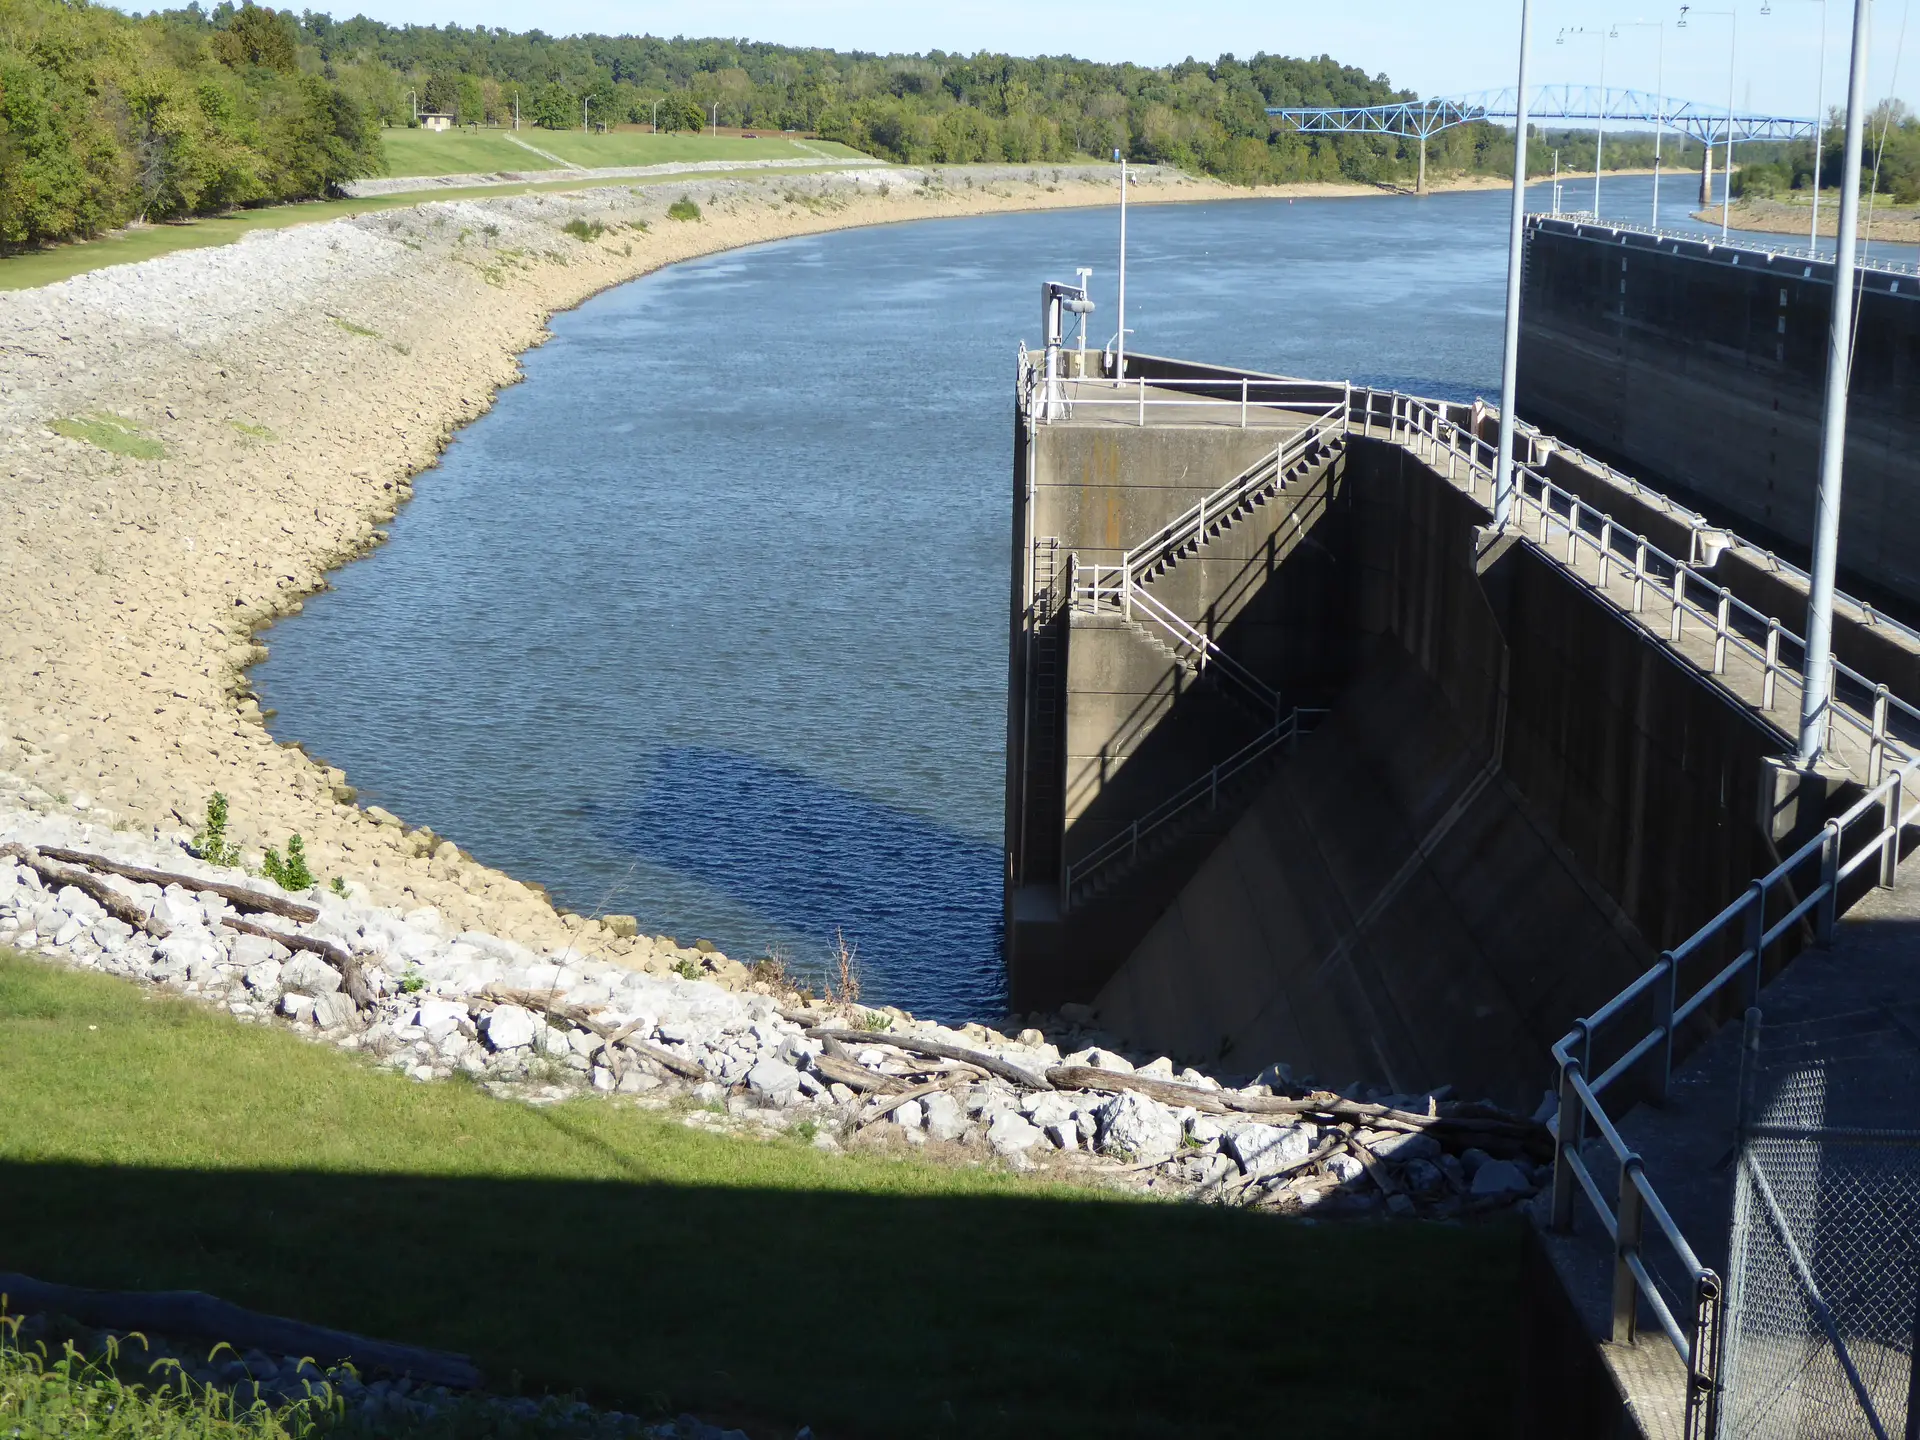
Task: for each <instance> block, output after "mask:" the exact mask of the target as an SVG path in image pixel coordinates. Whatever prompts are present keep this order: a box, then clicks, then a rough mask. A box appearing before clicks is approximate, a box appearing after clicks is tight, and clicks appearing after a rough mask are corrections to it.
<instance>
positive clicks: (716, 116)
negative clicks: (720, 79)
mask: <svg viewBox="0 0 1920 1440" xmlns="http://www.w3.org/2000/svg"><path fill="white" fill-rule="evenodd" d="M712 128H713V129H715V130H718V129H719V128H720V102H719V101H718V100H716V101H714V102H713V127H712Z"/></svg>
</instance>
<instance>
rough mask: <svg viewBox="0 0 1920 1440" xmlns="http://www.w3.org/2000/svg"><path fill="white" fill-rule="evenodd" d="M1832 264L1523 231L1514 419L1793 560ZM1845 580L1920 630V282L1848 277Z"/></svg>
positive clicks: (1654, 238)
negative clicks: (1918, 478)
mask: <svg viewBox="0 0 1920 1440" xmlns="http://www.w3.org/2000/svg"><path fill="white" fill-rule="evenodd" d="M1833 268H1834V267H1833V261H1832V259H1831V258H1829V257H1826V256H1821V255H1816V254H1813V253H1810V252H1808V251H1806V250H1803V249H1799V248H1797V247H1794V246H1791V245H1787V244H1777V245H1775V244H1757V243H1755V242H1754V240H1753V239H1751V238H1747V239H1738V240H1736V241H1734V242H1733V243H1731V244H1729V243H1728V242H1726V241H1724V240H1718V239H1710V238H1703V237H1701V236H1699V235H1687V234H1678V233H1673V232H1669V231H1663V230H1653V229H1649V228H1646V227H1643V226H1635V225H1626V224H1621V223H1618V222H1615V221H1606V222H1604V223H1603V222H1596V221H1595V220H1594V219H1593V218H1592V217H1591V216H1574V215H1566V216H1549V215H1534V216H1530V217H1529V218H1528V221H1527V229H1526V240H1525V271H1524V279H1523V289H1522V296H1523V298H1522V304H1521V310H1520V368H1519V371H1518V378H1519V388H1518V394H1517V400H1516V407H1515V408H1516V409H1517V411H1518V413H1519V414H1520V416H1521V417H1522V418H1523V419H1526V420H1530V421H1533V422H1534V423H1536V424H1538V425H1540V426H1542V427H1543V428H1544V429H1546V430H1548V431H1550V432H1552V433H1553V434H1555V435H1558V436H1560V437H1562V438H1563V439H1565V440H1567V441H1569V442H1571V443H1573V444H1576V445H1579V446H1580V447H1582V448H1583V449H1585V450H1588V451H1590V452H1592V453H1593V454H1595V455H1598V456H1600V457H1602V458H1604V459H1606V460H1609V461H1612V462H1614V463H1616V464H1619V465H1621V466H1623V467H1625V468H1627V469H1629V470H1631V471H1632V472H1633V474H1634V475H1636V476H1637V477H1638V478H1639V479H1640V480H1642V481H1644V482H1645V483H1647V484H1649V485H1652V486H1654V487H1657V488H1658V489H1660V490H1662V491H1664V492H1666V493H1668V494H1670V495H1673V496H1674V497H1675V498H1677V499H1681V500H1684V501H1686V502H1688V503H1691V504H1694V505H1697V506H1699V507H1701V508H1703V509H1704V510H1705V511H1707V513H1709V514H1711V515H1712V516H1714V517H1715V518H1716V519H1718V520H1721V521H1723V522H1724V523H1727V524H1730V525H1734V526H1737V527H1738V528H1740V530H1741V531H1742V533H1744V534H1746V535H1748V536H1750V537H1751V538H1753V539H1754V540H1757V541H1762V542H1764V543H1766V544H1768V545H1776V546H1783V547H1785V548H1786V549H1788V550H1789V552H1791V553H1795V554H1801V553H1803V552H1804V547H1805V545H1806V543H1807V537H1808V536H1810V535H1812V534H1813V506H1814V482H1815V478H1816V476H1817V475H1818V474H1819V448H1820V396H1821V386H1822V382H1823V379H1824V376H1825V374H1826V363H1827V330H1828V322H1829V318H1830V316H1831V313H1832V306H1833ZM1857 287H1858V294H1857V296H1856V317H1857V318H1856V339H1855V344H1854V354H1853V381H1852V386H1851V394H1850V397H1849V400H1848V410H1847V455H1846V487H1845V491H1844V493H1843V497H1842V507H1841V526H1840V565H1841V572H1842V575H1843V577H1844V578H1845V579H1846V581H1847V582H1848V583H1849V584H1850V585H1852V586H1854V587H1855V588H1857V589H1858V590H1859V591H1860V593H1861V594H1862V595H1863V596H1865V597H1866V598H1868V599H1870V600H1883V601H1884V602H1885V603H1888V604H1890V605H1891V606H1893V607H1894V608H1895V609H1896V610H1898V611H1900V612H1902V613H1904V614H1905V615H1907V617H1908V618H1912V617H1913V616H1914V615H1915V614H1916V613H1920V492H1916V489H1915V487H1914V485H1913V483H1912V477H1913V473H1914V458H1915V455H1916V454H1920V266H1916V265H1911V264H1903V263H1901V262H1898V261H1892V260H1884V259H1873V258H1869V259H1867V260H1865V261H1863V262H1861V264H1860V268H1859V270H1858V272H1857Z"/></svg>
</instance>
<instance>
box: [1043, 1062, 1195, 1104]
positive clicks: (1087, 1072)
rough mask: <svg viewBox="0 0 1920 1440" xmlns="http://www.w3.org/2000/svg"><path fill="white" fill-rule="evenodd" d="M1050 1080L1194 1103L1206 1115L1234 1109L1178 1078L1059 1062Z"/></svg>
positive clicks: (1065, 1087)
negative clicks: (1160, 1077)
mask: <svg viewBox="0 0 1920 1440" xmlns="http://www.w3.org/2000/svg"><path fill="white" fill-rule="evenodd" d="M1047 1079H1048V1080H1050V1081H1051V1082H1052V1083H1053V1084H1054V1085H1055V1086H1056V1087H1058V1088H1059V1089H1061V1090H1113V1091H1120V1090H1131V1091H1133V1092H1134V1093H1135V1094H1137V1095H1145V1096H1146V1097H1147V1098H1149V1099H1151V1100H1158V1101H1159V1102H1160V1103H1161V1104H1163V1105H1172V1106H1175V1107H1176V1108H1177V1107H1180V1106H1192V1107H1193V1108H1194V1109H1195V1110H1198V1111H1200V1112H1201V1113H1202V1114H1206V1115H1225V1114H1228V1113H1229V1111H1230V1109H1231V1107H1230V1106H1228V1104H1227V1103H1226V1102H1225V1101H1224V1100H1223V1099H1221V1097H1220V1092H1218V1091H1215V1090H1202V1089H1201V1088H1200V1087H1199V1086H1198V1085H1182V1084H1181V1083H1180V1082H1179V1081H1177V1080H1156V1079H1154V1078H1153V1077H1152V1076H1151V1075H1131V1074H1127V1073H1125V1072H1123V1071H1118V1070H1101V1069H1098V1068H1096V1067H1095V1066H1092V1065H1056V1066H1054V1067H1053V1068H1052V1069H1051V1070H1049V1071H1047Z"/></svg>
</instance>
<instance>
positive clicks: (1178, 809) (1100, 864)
mask: <svg viewBox="0 0 1920 1440" xmlns="http://www.w3.org/2000/svg"><path fill="white" fill-rule="evenodd" d="M1326 713H1327V712H1326V711H1325V710H1312V709H1307V708H1305V707H1303V706H1296V707H1294V709H1293V710H1291V711H1289V712H1288V713H1287V715H1286V717H1285V718H1284V719H1281V720H1279V721H1277V722H1276V723H1275V724H1274V726H1273V728H1272V729H1270V730H1268V731H1267V732H1266V733H1265V734H1264V735H1261V736H1260V737H1259V738H1258V739H1256V740H1253V741H1252V742H1250V743H1249V744H1246V745H1243V746H1241V748H1240V749H1238V750H1236V751H1234V753H1233V754H1231V755H1229V756H1228V757H1227V758H1226V759H1225V760H1222V761H1221V762H1220V763H1219V764H1218V765H1215V766H1214V767H1213V768H1212V769H1211V770H1209V771H1208V772H1207V773H1206V774H1205V775H1202V776H1201V777H1200V778H1199V779H1198V780H1195V781H1193V782H1192V783H1190V784H1188V785H1185V786H1182V787H1181V788H1180V789H1179V790H1176V791H1175V792H1174V793H1173V794H1172V795H1170V796H1168V797H1167V798H1166V799H1165V800H1162V801H1161V802H1160V803H1159V804H1158V805H1156V806H1154V807H1153V808H1152V809H1151V810H1148V811H1147V812H1146V813H1145V814H1143V815H1141V816H1139V817H1138V818H1137V819H1135V820H1134V821H1133V823H1132V824H1130V825H1129V826H1128V827H1127V828H1126V829H1125V830H1121V831H1118V832H1116V833H1115V834H1112V835H1109V836H1108V837H1107V838H1106V839H1105V840H1104V841H1102V842H1101V843H1100V844H1099V845H1096V846H1095V847H1094V848H1093V849H1092V850H1090V851H1089V852H1087V854H1085V855H1083V856H1081V857H1080V858H1079V859H1078V860H1075V861H1072V862H1070V863H1069V864H1068V865H1067V867H1066V896H1067V903H1068V904H1069V905H1071V904H1072V903H1073V892H1074V889H1075V888H1076V887H1077V886H1079V885H1080V884H1081V883H1082V882H1083V881H1085V880H1086V879H1087V877H1088V876H1090V875H1092V874H1093V873H1094V872H1095V871H1096V870H1103V869H1105V868H1106V867H1107V866H1108V865H1110V864H1112V863H1113V862H1114V861H1116V860H1118V859H1119V858H1120V856H1121V855H1122V854H1125V855H1127V856H1128V858H1132V857H1133V856H1135V855H1138V854H1139V851H1140V842H1141V841H1142V840H1144V839H1146V838H1147V836H1149V835H1151V834H1152V833H1153V832H1154V831H1156V830H1158V829H1160V828H1161V827H1162V826H1164V825H1166V824H1167V823H1169V822H1170V821H1172V820H1173V819H1174V817H1175V816H1177V815H1179V814H1181V813H1182V812H1183V811H1185V810H1188V809H1190V808H1191V807H1193V806H1194V805H1197V804H1199V803H1200V799H1201V797H1202V796H1205V797H1206V799H1207V805H1208V808H1209V809H1211V808H1213V807H1214V806H1216V805H1218V804H1219V802H1220V787H1221V785H1222V784H1224V783H1225V782H1226V781H1229V780H1231V779H1232V778H1233V777H1234V776H1236V775H1238V774H1239V773H1240V772H1241V771H1242V770H1245V769H1246V768H1247V767H1248V766H1250V765H1252V764H1253V763H1254V762H1255V761H1256V760H1258V759H1260V758H1261V757H1262V756H1264V755H1266V754H1267V753H1268V752H1269V751H1272V750H1274V749H1277V748H1278V747H1279V746H1281V745H1283V744H1291V743H1295V742H1297V741H1298V740H1299V738H1300V736H1301V734H1302V733H1303V731H1304V730H1305V729H1308V728H1311V727H1310V725H1309V724H1308V722H1310V721H1312V720H1317V719H1319V718H1320V717H1321V716H1322V715H1325V714H1326Z"/></svg>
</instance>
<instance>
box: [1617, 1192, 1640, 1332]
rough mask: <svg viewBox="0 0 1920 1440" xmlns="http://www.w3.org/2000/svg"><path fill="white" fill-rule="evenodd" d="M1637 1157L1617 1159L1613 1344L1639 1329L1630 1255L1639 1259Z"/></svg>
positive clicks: (1636, 1286) (1636, 1283)
mask: <svg viewBox="0 0 1920 1440" xmlns="http://www.w3.org/2000/svg"><path fill="white" fill-rule="evenodd" d="M1639 1171H1640V1157H1639V1156H1638V1155H1628V1156H1627V1157H1626V1158H1625V1159H1623V1160H1622V1161H1621V1162H1620V1209H1619V1213H1618V1215H1617V1216H1616V1217H1615V1220H1614V1225H1615V1227H1616V1232H1617V1234H1618V1237H1619V1238H1618V1240H1617V1241H1616V1242H1615V1244H1614V1250H1613V1343H1614V1344H1616V1345H1631V1344H1633V1342H1634V1337H1635V1336H1636V1335H1637V1334H1638V1333H1639V1329H1640V1282H1639V1281H1638V1280H1637V1279H1635V1278H1634V1274H1633V1267H1632V1266H1630V1265H1628V1264H1627V1260H1628V1258H1629V1257H1631V1258H1633V1259H1636V1260H1637V1259H1639V1258H1640V1237H1641V1230H1642V1224H1643V1220H1644V1216H1645V1213H1646V1210H1645V1207H1644V1206H1643V1205H1642V1203H1641V1200H1640V1186H1639V1184H1638V1177H1639Z"/></svg>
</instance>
